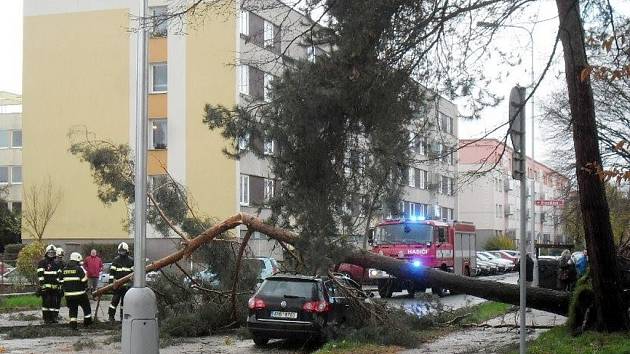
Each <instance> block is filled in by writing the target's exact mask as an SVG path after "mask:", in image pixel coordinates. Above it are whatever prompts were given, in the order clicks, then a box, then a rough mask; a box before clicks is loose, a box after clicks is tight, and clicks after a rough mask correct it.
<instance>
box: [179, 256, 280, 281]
mask: <svg viewBox="0 0 630 354" xmlns="http://www.w3.org/2000/svg"><path fill="white" fill-rule="evenodd" d="M243 263H245V264H251V265H253V266H254V267H257V268H258V269H259V275H258V283H259V284H260V283H262V281H263V280H265V279H267V278H268V277H269V276H271V275H273V274H275V273H277V272H278V270H279V266H278V262H277V261H276V259H275V258H273V257H252V258H244V259H243ZM192 278H193V279H195V280H198V281H202V282H204V283H206V284H208V285H211V286H213V287H218V286H219V278H218V276H217V274H216V273H215V272H214V271H213V270H212V268H206V269H204V270H202V271H199V272H197V273H195V274H193V275H192ZM184 282H185V283H186V285H190V279H188V278H186V279H184Z"/></svg>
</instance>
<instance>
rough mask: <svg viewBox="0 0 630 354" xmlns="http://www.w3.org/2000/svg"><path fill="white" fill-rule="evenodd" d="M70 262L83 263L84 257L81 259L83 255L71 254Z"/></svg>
mask: <svg viewBox="0 0 630 354" xmlns="http://www.w3.org/2000/svg"><path fill="white" fill-rule="evenodd" d="M70 260H71V261H75V262H81V261H82V260H83V257H81V254H80V253H79V252H72V253H71V254H70Z"/></svg>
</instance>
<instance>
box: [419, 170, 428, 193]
mask: <svg viewBox="0 0 630 354" xmlns="http://www.w3.org/2000/svg"><path fill="white" fill-rule="evenodd" d="M418 173H419V174H420V185H419V186H418V188H420V189H427V177H428V172H427V171H424V170H418Z"/></svg>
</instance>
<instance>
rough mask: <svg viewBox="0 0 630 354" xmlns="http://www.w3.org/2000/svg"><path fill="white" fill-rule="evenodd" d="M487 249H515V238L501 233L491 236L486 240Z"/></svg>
mask: <svg viewBox="0 0 630 354" xmlns="http://www.w3.org/2000/svg"><path fill="white" fill-rule="evenodd" d="M485 249H486V250H488V251H494V250H515V249H516V245H515V243H514V240H513V239H511V238H510V237H509V236H506V235H503V234H501V235H497V236H494V237H491V238H490V239H489V240H488V241H487V242H486V246H485Z"/></svg>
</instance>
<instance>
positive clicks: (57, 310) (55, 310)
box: [48, 309, 59, 312]
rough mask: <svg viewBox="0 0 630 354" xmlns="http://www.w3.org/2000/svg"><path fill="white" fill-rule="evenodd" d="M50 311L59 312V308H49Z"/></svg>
mask: <svg viewBox="0 0 630 354" xmlns="http://www.w3.org/2000/svg"><path fill="white" fill-rule="evenodd" d="M48 311H54V312H59V309H48Z"/></svg>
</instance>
